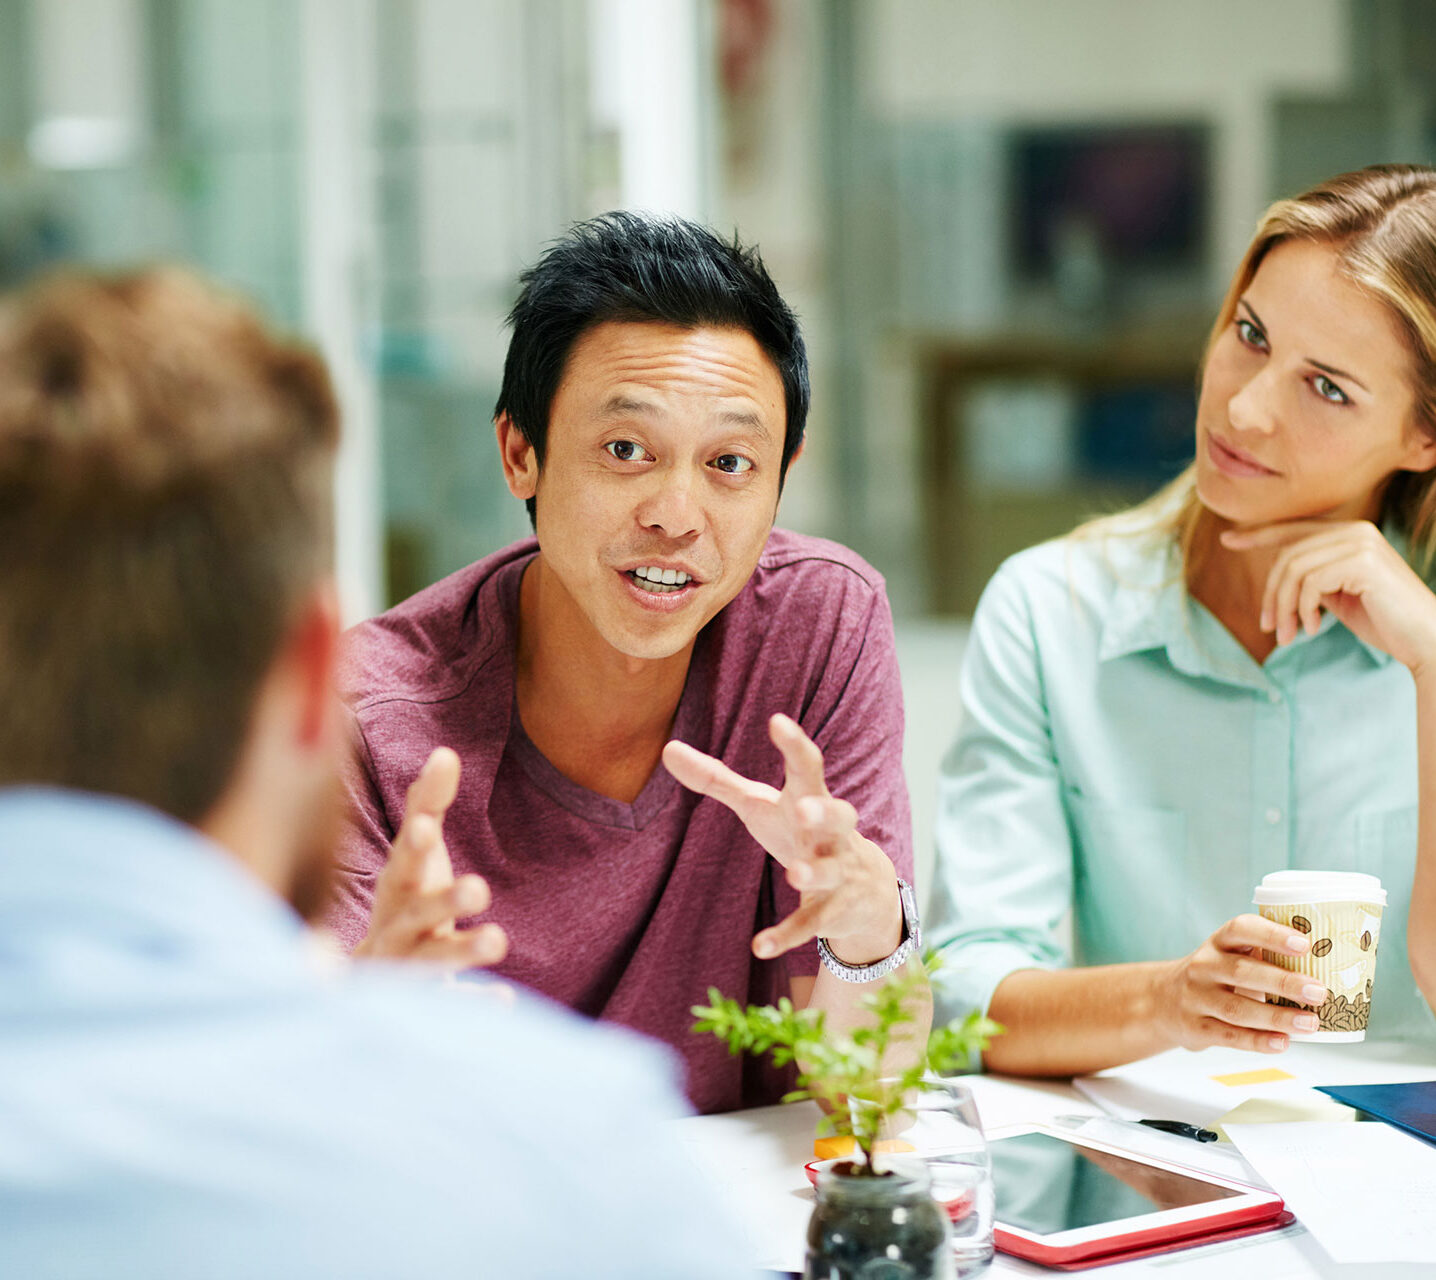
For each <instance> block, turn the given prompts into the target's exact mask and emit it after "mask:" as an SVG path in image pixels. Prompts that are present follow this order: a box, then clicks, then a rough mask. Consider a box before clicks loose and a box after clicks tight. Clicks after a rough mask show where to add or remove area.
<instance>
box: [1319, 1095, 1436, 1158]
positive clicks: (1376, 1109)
mask: <svg viewBox="0 0 1436 1280" xmlns="http://www.w3.org/2000/svg"><path fill="white" fill-rule="evenodd" d="M1317 1087H1318V1088H1319V1089H1320V1090H1321V1092H1322V1093H1325V1094H1329V1095H1330V1096H1331V1097H1333V1098H1335V1099H1336V1100H1337V1101H1338V1102H1344V1103H1345V1104H1346V1105H1347V1106H1348V1107H1355V1108H1356V1109H1357V1110H1358V1111H1365V1112H1366V1113H1367V1114H1368V1115H1373V1116H1375V1117H1376V1118H1377V1119H1378V1120H1385V1121H1386V1123H1387V1124H1391V1125H1395V1126H1396V1127H1397V1128H1398V1129H1405V1130H1406V1132H1407V1133H1409V1134H1412V1135H1413V1136H1414V1137H1417V1138H1420V1139H1422V1140H1423V1141H1425V1142H1429V1143H1431V1145H1432V1146H1436V1080H1419V1081H1417V1082H1416V1083H1415V1084H1343V1085H1318V1086H1317Z"/></svg>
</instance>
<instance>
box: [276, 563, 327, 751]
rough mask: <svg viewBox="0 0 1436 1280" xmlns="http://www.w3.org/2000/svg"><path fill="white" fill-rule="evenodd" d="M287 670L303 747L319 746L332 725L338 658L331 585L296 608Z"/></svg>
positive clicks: (319, 589) (314, 593) (324, 586)
mask: <svg viewBox="0 0 1436 1280" xmlns="http://www.w3.org/2000/svg"><path fill="white" fill-rule="evenodd" d="M288 647H289V660H290V669H291V671H292V672H293V673H294V677H295V682H294V683H295V689H296V691H297V695H298V702H297V707H296V710H297V712H298V716H297V719H296V722H295V723H296V725H297V729H298V735H299V741H300V743H301V744H302V745H303V746H305V747H316V746H322V745H324V743H325V740H326V735H327V733H328V731H329V727H330V725H331V724H332V723H333V718H334V710H333V702H334V699H335V697H336V696H337V695H336V694H335V692H334V672H335V666H336V664H337V662H338V659H339V593H338V591H337V590H336V589H335V586H334V584H333V583H332V582H326V583H324V584H323V585H321V586H319V587H316V588H315V589H314V591H313V592H312V593H311V595H310V596H309V598H308V599H307V600H306V601H305V602H304V604H303V606H302V607H301V608H300V610H299V612H298V614H297V616H296V619H295V623H294V625H293V627H292V628H291V630H290V640H289V646H288Z"/></svg>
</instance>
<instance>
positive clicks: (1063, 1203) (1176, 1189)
mask: <svg viewBox="0 0 1436 1280" xmlns="http://www.w3.org/2000/svg"><path fill="white" fill-rule="evenodd" d="M990 1145H991V1148H992V1181H993V1184H994V1185H995V1187H996V1189H997V1212H996V1216H997V1221H998V1222H1000V1223H1002V1224H1004V1225H1007V1226H1013V1227H1019V1228H1021V1229H1022V1230H1023V1231H1029V1232H1032V1233H1033V1234H1034V1235H1055V1234H1056V1233H1057V1232H1059V1231H1075V1230H1077V1229H1078V1228H1081V1227H1095V1226H1100V1225H1101V1224H1102V1223H1106V1222H1120V1221H1121V1220H1122V1219H1124V1218H1137V1217H1141V1216H1142V1215H1143V1214H1147V1213H1156V1212H1158V1211H1160V1210H1162V1209H1175V1208H1178V1207H1180V1206H1184V1205H1192V1204H1206V1203H1207V1202H1209V1201H1212V1200H1225V1199H1228V1198H1229V1197H1231V1196H1237V1195H1240V1194H1241V1192H1239V1191H1234V1190H1232V1189H1231V1188H1229V1187H1220V1186H1217V1185H1215V1184H1214V1183H1210V1182H1204V1181H1202V1180H1201V1179H1200V1178H1191V1177H1187V1176H1185V1175H1183V1174H1180V1173H1173V1172H1171V1171H1170V1170H1167V1169H1160V1168H1157V1167H1156V1166H1155V1165H1150V1164H1144V1163H1143V1162H1142V1161H1140V1160H1127V1159H1124V1158H1123V1157H1121V1156H1117V1155H1111V1154H1109V1153H1108V1152H1106V1151H1097V1150H1094V1149H1093V1148H1091V1147H1080V1146H1077V1145H1076V1144H1075V1143H1071V1142H1063V1141H1062V1140H1061V1139H1060V1138H1055V1137H1053V1136H1052V1135H1051V1134H1046V1133H1019V1134H1015V1135H1014V1136H1012V1137H1010V1138H997V1139H994V1140H993V1141H992V1143H991V1144H990Z"/></svg>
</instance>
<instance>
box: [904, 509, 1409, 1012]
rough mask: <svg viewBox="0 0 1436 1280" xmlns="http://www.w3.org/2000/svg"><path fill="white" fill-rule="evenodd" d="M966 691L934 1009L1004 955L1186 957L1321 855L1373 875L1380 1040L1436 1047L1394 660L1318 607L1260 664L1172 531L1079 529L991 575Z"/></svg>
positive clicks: (941, 882) (1008, 962) (971, 989)
mask: <svg viewBox="0 0 1436 1280" xmlns="http://www.w3.org/2000/svg"><path fill="white" fill-rule="evenodd" d="M960 687H961V698H962V720H961V727H960V729H959V732H958V736H957V740H956V742H955V743H954V745H953V747H952V749H951V750H950V751H949V753H948V755H947V758H946V759H945V760H944V762H943V768H942V775H941V782H940V799H939V807H938V817H937V824H936V830H937V844H938V849H937V865H936V870H935V875H934V883H933V891H932V896H931V903H930V906H929V919H928V922H927V929H926V932H927V938H928V941H929V942H930V943H932V944H934V945H936V946H937V947H938V948H939V949H940V950H941V952H942V954H943V969H942V971H941V972H940V973H939V975H938V980H937V982H938V988H939V990H938V1004H939V1011H940V1013H942V1014H943V1015H944V1016H946V1017H952V1016H956V1015H958V1014H960V1013H962V1012H965V1011H966V1010H968V1009H971V1008H978V1009H984V1010H985V1009H986V1008H987V1006H988V1003H989V1001H990V1000H991V997H992V993H993V991H994V989H995V988H996V987H997V985H998V983H999V982H1001V980H1002V979H1003V978H1004V977H1005V976H1006V975H1007V974H1009V973H1011V972H1013V971H1014V970H1016V969H1030V968H1058V967H1063V966H1067V965H1070V964H1073V963H1076V964H1082V965H1097V964H1114V963H1121V962H1125V961H1135V960H1157V959H1171V958H1175V957H1177V956H1180V955H1183V954H1186V953H1187V952H1189V951H1191V950H1193V949H1194V948H1195V947H1197V946H1198V945H1199V944H1200V943H1201V942H1202V941H1203V940H1204V939H1205V938H1207V937H1208V936H1209V935H1210V934H1211V933H1212V932H1213V931H1214V930H1215V929H1216V928H1217V927H1218V926H1219V925H1220V924H1222V922H1223V921H1225V920H1228V919H1230V918H1231V917H1232V916H1234V915H1237V914H1240V913H1241V912H1243V911H1249V910H1253V908H1252V906H1251V899H1252V890H1253V888H1254V887H1255V886H1256V884H1257V883H1258V882H1259V881H1260V880H1261V878H1262V876H1264V875H1265V874H1266V873H1267V872H1268V871H1275V870H1280V869H1282V868H1287V867H1311V868H1321V869H1327V870H1349V871H1365V872H1369V873H1371V874H1374V875H1377V876H1380V877H1381V882H1382V884H1383V886H1384V887H1385V888H1386V891H1387V895H1388V897H1387V904H1388V905H1387V908H1386V912H1385V915H1384V917H1383V919H1382V929H1381V941H1380V952H1379V955H1378V959H1377V979H1376V986H1375V992H1374V995H1373V999H1372V1013H1371V1026H1370V1034H1371V1035H1372V1036H1373V1037H1396V1036H1400V1037H1410V1038H1423V1039H1436V1018H1433V1016H1432V1012H1431V1010H1430V1008H1429V1007H1428V1006H1427V1005H1426V1002H1425V1001H1424V1000H1423V999H1422V997H1421V995H1420V994H1419V992H1418V991H1417V990H1416V985H1415V982H1414V981H1413V979H1412V976H1411V970H1410V967H1409V965H1408V963H1407V958H1406V917H1407V912H1408V908H1409V905H1410V898H1411V877H1412V871H1413V869H1414V865H1415V857H1416V796H1417V791H1416V776H1417V775H1416V704H1415V688H1414V685H1413V683H1412V680H1411V676H1410V673H1409V672H1408V671H1407V670H1406V668H1405V667H1403V666H1402V665H1401V664H1400V663H1398V662H1396V661H1395V660H1394V659H1392V658H1391V657H1390V656H1389V655H1387V654H1385V653H1383V652H1381V651H1380V650H1379V649H1376V648H1374V647H1372V646H1370V645H1367V644H1365V643H1364V642H1362V641H1360V640H1358V639H1357V638H1356V637H1355V636H1354V635H1352V633H1351V632H1350V631H1348V630H1347V629H1346V628H1345V627H1344V626H1342V625H1341V624H1340V623H1338V622H1337V620H1336V619H1335V618H1334V617H1332V616H1331V615H1327V616H1326V617H1325V618H1324V619H1323V622H1322V626H1321V629H1320V630H1319V631H1318V632H1317V634H1316V635H1313V636H1302V637H1300V638H1298V639H1297V640H1295V641H1294V642H1293V643H1291V644H1290V645H1287V646H1285V647H1283V648H1279V649H1277V650H1276V651H1274V652H1273V653H1272V654H1271V656H1270V657H1268V658H1267V660H1266V661H1265V662H1264V663H1261V664H1258V663H1256V662H1255V661H1253V659H1252V657H1251V655H1250V654H1248V653H1247V652H1246V650H1244V649H1243V648H1242V647H1241V645H1240V644H1238V643H1237V641H1236V639H1235V638H1234V637H1233V636H1232V635H1231V633H1230V632H1228V631H1227V630H1226V628H1225V627H1223V626H1222V625H1221V624H1220V623H1219V622H1218V621H1217V620H1216V618H1215V617H1214V616H1213V615H1212V614H1211V613H1209V612H1208V611H1207V609H1206V608H1205V607H1204V606H1203V605H1201V604H1199V603H1198V602H1197V601H1195V600H1193V599H1192V598H1191V597H1190V596H1189V595H1188V594H1187V592H1186V589H1185V587H1184V585H1183V582H1182V574H1181V563H1180V557H1179V555H1178V553H1177V549H1176V547H1175V545H1174V543H1173V542H1172V540H1171V539H1170V538H1167V537H1158V536H1157V535H1154V534H1143V535H1134V536H1130V537H1104V538H1090V537H1084V538H1077V537H1068V538H1064V539H1061V540H1059V541H1056V542H1049V543H1045V544H1043V545H1041V546H1038V547H1033V548H1031V549H1030V550H1028V551H1024V552H1022V553H1021V554H1019V555H1016V556H1014V557H1012V558H1011V559H1010V560H1008V561H1007V563H1006V564H1004V565H1003V566H1002V568H1001V569H1000V570H999V571H998V572H997V574H996V575H995V576H994V577H993V579H992V581H991V582H990V583H989V584H988V587H987V589H986V591H985V592H984V593H983V596H982V599H981V601H980V603H979V604H978V607H977V613H976V616H975V617H974V619H973V624H972V634H971V639H970V641H969V647H968V650H967V654H966V658H965V661H964V665H963V671H962V678H961V686H960ZM1069 912H1070V913H1071V939H1072V943H1071V948H1070V950H1069V947H1068V945H1067V942H1066V937H1067V931H1066V929H1065V927H1064V921H1065V920H1066V918H1067V917H1068V913H1069Z"/></svg>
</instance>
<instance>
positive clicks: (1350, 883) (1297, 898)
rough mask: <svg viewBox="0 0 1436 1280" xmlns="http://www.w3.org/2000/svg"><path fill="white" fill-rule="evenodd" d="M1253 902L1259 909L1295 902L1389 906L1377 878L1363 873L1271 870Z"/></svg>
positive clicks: (1258, 886) (1384, 891)
mask: <svg viewBox="0 0 1436 1280" xmlns="http://www.w3.org/2000/svg"><path fill="white" fill-rule="evenodd" d="M1252 901H1253V902H1254V903H1255V904H1256V905H1257V906H1259V907H1284V906H1289V905H1291V904H1292V903H1294V902H1373V903H1376V904H1377V905H1378V906H1383V907H1384V906H1385V905H1386V890H1385V889H1383V888H1382V887H1381V881H1380V880H1379V879H1377V878H1376V877H1375V876H1368V875H1366V874H1364V873H1363V872H1360V871H1269V872H1268V873H1267V874H1266V875H1264V876H1263V877H1262V882H1261V883H1260V884H1259V885H1257V888H1256V893H1255V895H1254V896H1253V897H1252Z"/></svg>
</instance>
